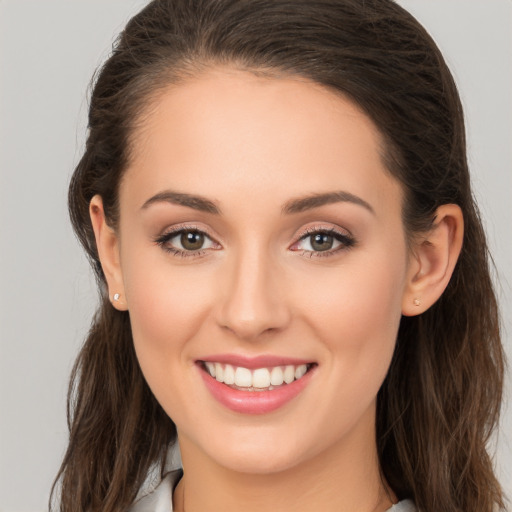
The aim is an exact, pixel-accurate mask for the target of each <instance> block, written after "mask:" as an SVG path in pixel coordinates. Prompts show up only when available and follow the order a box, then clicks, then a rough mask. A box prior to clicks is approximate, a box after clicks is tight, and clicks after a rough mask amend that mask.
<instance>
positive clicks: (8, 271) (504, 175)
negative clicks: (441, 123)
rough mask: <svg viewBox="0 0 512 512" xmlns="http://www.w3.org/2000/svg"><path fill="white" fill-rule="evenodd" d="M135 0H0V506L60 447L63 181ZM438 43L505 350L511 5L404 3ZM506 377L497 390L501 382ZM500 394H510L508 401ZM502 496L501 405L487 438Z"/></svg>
mask: <svg viewBox="0 0 512 512" xmlns="http://www.w3.org/2000/svg"><path fill="white" fill-rule="evenodd" d="M145 3H146V2H145V1H144V0H0V511H2V512H7V511H8V512H35V511H42V510H44V509H45V507H46V501H47V497H48V491H49V487H50V484H51V482H52V479H53V476H54V475H55V473H56V471H57V468H58V465H59V462H60V459H61V457H62V454H63V451H64V449H65V445H66V435H67V430H66V421H65V394H66V386H67V380H68V375H69V372H70V370H71V366H72V363H73V360H74V357H75V355H76V353H77V351H78V348H79V346H80V343H81V341H82V339H83V337H84V334H85V332H86V330H87V327H88V325H89V321H90V318H91V314H92V312H93V310H94V305H95V302H96V291H95V286H94V281H93V279H92V276H91V273H90V271H89V268H88V266H87V263H86V261H85V259H84V257H83V256H82V254H81V251H80V249H79V247H78V244H77V243H76V242H75V240H74V237H73V234H72V232H71V229H70V227H69V223H68V218H67V211H66V188H67V183H68V180H69V177H70V175H71V172H72V169H73V167H74V165H75V164H76V163H77V161H78V158H79V156H80V153H81V148H82V145H83V140H84V133H85V114H86V109H87V101H86V97H87V95H86V93H87V84H88V82H89V79H90V77H91V76H92V73H93V71H94V69H95V68H96V67H97V66H98V65H99V64H100V63H101V62H102V60H103V59H104V58H105V57H106V55H107V54H108V51H109V48H110V45H111V43H112V41H113V38H114V35H115V34H117V33H118V31H119V30H120V29H121V28H122V27H123V25H124V23H125V22H126V21H127V19H128V18H129V16H130V15H131V14H133V13H135V12H136V11H137V10H138V8H140V7H141V6H142V5H144V4H145ZM400 3H401V4H403V5H404V6H405V7H406V8H408V9H409V10H410V11H411V12H412V13H413V14H414V15H416V16H417V17H418V19H419V20H420V21H421V22H422V23H423V24H424V25H425V26H426V27H427V29H428V30H429V31H430V33H431V34H432V35H433V36H434V38H435V39H436V41H437V42H438V44H439V45H440V47H441V49H442V50H443V52H444V54H445V56H446V58H447V60H448V62H449V64H450V66H451V69H452V70H453V72H454V74H455V78H456V80H457V82H458V84H459V87H460V91H461V94H462V98H463V103H464V106H465V111H466V116H467V119H468V140H469V152H470V154H469V156H470V163H471V168H472V172H473V181H474V186H475V193H476V196H477V198H478V199H479V202H480V206H481V210H482V214H483V217H484V221H485V224H486V227H487V230H488V234H489V241H490V245H491V248H492V250H493V254H494V257H495V262H496V266H497V269H498V276H499V282H500V289H499V294H500V302H501V305H502V310H503V318H504V328H505V343H506V347H507V351H508V353H509V357H510V356H511V354H512V346H511V345H512V342H511V331H512V323H511V316H512V315H511V313H512V286H511V284H512V268H511V267H512V265H511V264H512V236H511V230H510V227H511V225H512V206H511V202H512V173H511V172H510V171H511V163H512V154H511V153H512V150H511V146H512V121H511V119H512V97H511V94H510V91H511V85H512V35H511V34H512V2H511V1H510V0H401V1H400ZM511 387H512V386H511V383H510V376H509V380H508V389H509V392H508V394H509V395H510V389H511ZM508 402H510V399H508ZM497 465H498V470H499V474H500V478H501V481H502V482H503V485H504V487H505V489H506V491H507V493H508V494H509V495H510V496H512V411H511V407H510V406H508V407H507V408H506V410H505V413H504V416H503V421H502V425H501V429H500V436H499V439H498V443H497Z"/></svg>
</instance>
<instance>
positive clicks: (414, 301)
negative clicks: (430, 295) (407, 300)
mask: <svg viewBox="0 0 512 512" xmlns="http://www.w3.org/2000/svg"><path fill="white" fill-rule="evenodd" d="M413 304H414V305H415V306H421V301H420V299H414V300H413Z"/></svg>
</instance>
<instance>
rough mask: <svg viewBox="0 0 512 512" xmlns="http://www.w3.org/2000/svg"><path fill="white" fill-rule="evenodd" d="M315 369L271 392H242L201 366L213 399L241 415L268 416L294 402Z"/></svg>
mask: <svg viewBox="0 0 512 512" xmlns="http://www.w3.org/2000/svg"><path fill="white" fill-rule="evenodd" d="M315 368H316V366H314V367H313V368H311V369H310V370H309V371H308V372H307V373H306V374H305V375H304V376H303V377H301V378H300V379H298V380H294V381H293V382H292V383H290V384H284V385H283V386H281V387H279V388H276V389H273V390H271V391H240V390H239V389H233V388H230V387H229V386H226V384H223V383H222V382H219V381H217V380H215V379H214V378H213V377H212V376H211V375H210V374H209V373H207V372H206V371H205V370H204V369H203V368H202V367H201V366H199V371H200V373H201V376H202V378H203V380H204V383H205V384H206V387H207V388H208V389H209V390H210V393H211V394H212V395H213V397H214V398H215V399H216V400H217V401H218V402H220V403H221V404H222V405H224V406H225V407H227V408H228V409H231V410H232V411H234V412H238V413H241V414H266V413H269V412H272V411H275V410H277V409H279V408H280V407H283V406H284V405H285V404H287V403H288V402H290V401H291V400H293V399H294V398H295V397H296V396H297V395H298V394H299V393H300V392H301V391H302V390H303V389H304V388H305V387H306V386H307V385H308V383H309V381H310V380H311V376H312V374H313V372H314V370H315Z"/></svg>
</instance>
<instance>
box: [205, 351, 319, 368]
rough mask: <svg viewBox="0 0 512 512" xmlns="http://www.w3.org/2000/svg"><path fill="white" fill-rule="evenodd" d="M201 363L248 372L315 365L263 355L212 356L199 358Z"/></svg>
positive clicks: (301, 360)
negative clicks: (236, 367)
mask: <svg viewBox="0 0 512 512" xmlns="http://www.w3.org/2000/svg"><path fill="white" fill-rule="evenodd" d="M199 361H200V362H211V363H221V364H230V365H232V366H241V367H242V368H247V369H248V370H254V369H256V368H271V367H274V366H288V365H294V366H298V365H301V364H311V363H313V361H311V360H307V359H300V358H296V357H287V356H279V355H271V354H262V355H259V356H243V355H237V354H212V355H209V356H205V357H201V358H199V359H198V362H199Z"/></svg>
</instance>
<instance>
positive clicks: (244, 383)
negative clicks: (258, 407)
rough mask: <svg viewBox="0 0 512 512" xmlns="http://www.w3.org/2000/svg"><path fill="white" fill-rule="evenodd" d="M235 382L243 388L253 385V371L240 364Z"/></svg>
mask: <svg viewBox="0 0 512 512" xmlns="http://www.w3.org/2000/svg"><path fill="white" fill-rule="evenodd" d="M235 384H236V385H237V386H239V387H241V388H249V387H251V386H252V373H251V370H248V369H247V368H242V367H241V366H239V367H238V368H237V369H236V371H235Z"/></svg>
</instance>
